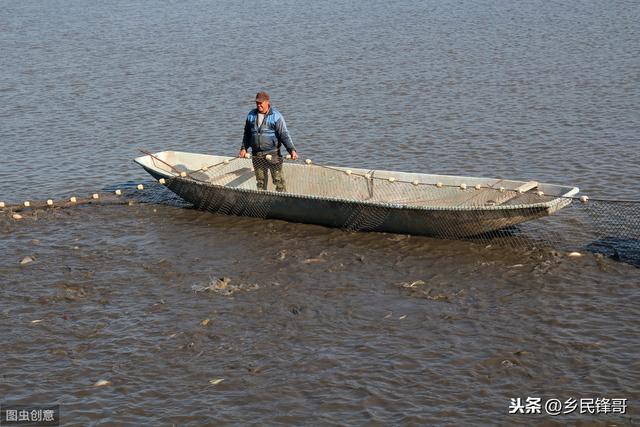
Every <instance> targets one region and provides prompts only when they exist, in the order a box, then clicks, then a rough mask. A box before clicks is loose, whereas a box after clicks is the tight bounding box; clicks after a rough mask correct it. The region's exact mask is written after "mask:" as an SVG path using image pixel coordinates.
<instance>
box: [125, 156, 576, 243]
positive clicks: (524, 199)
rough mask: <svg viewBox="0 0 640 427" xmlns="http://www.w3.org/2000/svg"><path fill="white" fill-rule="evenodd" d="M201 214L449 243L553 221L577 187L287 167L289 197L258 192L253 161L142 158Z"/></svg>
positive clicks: (299, 164) (142, 162) (145, 165)
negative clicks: (543, 219)
mask: <svg viewBox="0 0 640 427" xmlns="http://www.w3.org/2000/svg"><path fill="white" fill-rule="evenodd" d="M135 162H136V163H138V164H139V165H141V166H142V167H143V168H144V169H145V170H146V171H147V172H149V173H150V174H151V175H153V176H154V177H155V178H156V179H159V180H160V181H161V182H163V183H164V184H165V185H166V186H167V187H168V188H169V189H170V190H172V191H173V192H175V193H176V194H177V195H178V196H180V197H181V198H183V199H184V200H186V201H188V202H190V203H192V204H193V205H194V206H195V207H197V208H199V209H205V210H209V211H211V212H216V213H223V214H228V215H240V216H251V217H259V218H271V219H280V220H285V221H293V222H302V223H309V224H318V225H323V226H328V227H339V228H345V229H349V230H366V231H384V232H391V233H402V234H418V235H429V236H439V237H446V238H460V237H469V236H475V235H480V234H486V233H491V232H494V231H498V230H501V229H504V228H507V227H511V226H514V225H516V224H519V223H521V222H524V221H529V220H533V219H536V218H540V217H544V216H546V215H550V214H552V213H554V212H556V211H557V210H559V209H561V208H563V207H565V206H567V205H568V204H570V203H571V202H572V196H574V195H575V194H577V193H578V191H579V190H578V188H577V187H572V186H565V185H555V184H543V183H538V182H535V181H513V180H504V179H496V178H477V177H466V176H447V175H433V174H423V173H408V172H394V171H384V170H367V169H358V168H346V167H336V166H323V165H316V164H313V163H311V162H310V161H306V162H292V161H286V162H284V164H283V170H284V175H285V177H286V186H287V189H286V192H276V191H274V188H273V184H272V183H269V186H268V187H267V190H265V191H259V190H257V188H256V179H255V173H254V169H253V163H252V160H251V159H246V158H237V157H227V156H213V155H205V154H197V153H186V152H178V151H162V152H159V153H155V154H151V153H146V154H145V155H144V156H141V157H138V158H136V159H135Z"/></svg>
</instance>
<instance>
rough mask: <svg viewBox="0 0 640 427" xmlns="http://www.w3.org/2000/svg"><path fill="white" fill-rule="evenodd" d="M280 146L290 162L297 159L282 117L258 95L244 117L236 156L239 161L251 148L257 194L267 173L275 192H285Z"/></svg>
mask: <svg viewBox="0 0 640 427" xmlns="http://www.w3.org/2000/svg"><path fill="white" fill-rule="evenodd" d="M281 145H284V146H285V148H286V149H287V151H288V152H289V154H291V159H293V160H297V159H298V153H296V148H295V147H294V145H293V142H292V141H291V137H290V136H289V131H288V130H287V125H286V123H285V122H284V117H282V114H281V113H280V112H279V111H278V110H277V109H276V108H274V107H272V106H271V103H270V99H269V94H268V93H267V92H258V93H257V94H256V108H254V109H253V110H251V111H249V114H247V120H246V122H245V124H244V137H243V138H242V147H241V148H240V153H239V154H238V156H239V157H246V155H247V150H248V149H249V148H251V154H252V155H253V168H254V170H255V173H256V184H257V186H258V190H266V189H267V182H268V179H269V173H268V171H271V178H272V180H273V183H274V184H275V186H276V191H280V192H281V191H287V189H286V186H285V180H284V171H283V170H282V163H283V161H284V159H283V158H282V155H281V154H280V146H281Z"/></svg>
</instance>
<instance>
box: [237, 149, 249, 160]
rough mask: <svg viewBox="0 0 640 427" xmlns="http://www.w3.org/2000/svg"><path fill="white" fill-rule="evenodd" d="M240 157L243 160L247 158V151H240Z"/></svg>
mask: <svg viewBox="0 0 640 427" xmlns="http://www.w3.org/2000/svg"><path fill="white" fill-rule="evenodd" d="M238 157H241V158H243V159H244V158H245V157H247V150H245V149H244V148H243V149H242V150H240V152H239V153H238Z"/></svg>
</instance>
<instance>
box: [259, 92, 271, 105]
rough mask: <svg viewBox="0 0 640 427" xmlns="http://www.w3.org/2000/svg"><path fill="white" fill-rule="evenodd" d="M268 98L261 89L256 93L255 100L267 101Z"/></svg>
mask: <svg viewBox="0 0 640 427" xmlns="http://www.w3.org/2000/svg"><path fill="white" fill-rule="evenodd" d="M268 100H269V94H268V93H267V92H265V91H261V92H258V93H257V94H256V101H257V102H264V101H268Z"/></svg>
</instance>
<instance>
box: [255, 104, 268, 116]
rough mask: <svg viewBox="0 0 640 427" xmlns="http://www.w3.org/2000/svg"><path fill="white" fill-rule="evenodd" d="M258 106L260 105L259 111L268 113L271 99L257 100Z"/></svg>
mask: <svg viewBox="0 0 640 427" xmlns="http://www.w3.org/2000/svg"><path fill="white" fill-rule="evenodd" d="M256 107H258V113H260V114H267V112H268V111H269V101H256Z"/></svg>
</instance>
